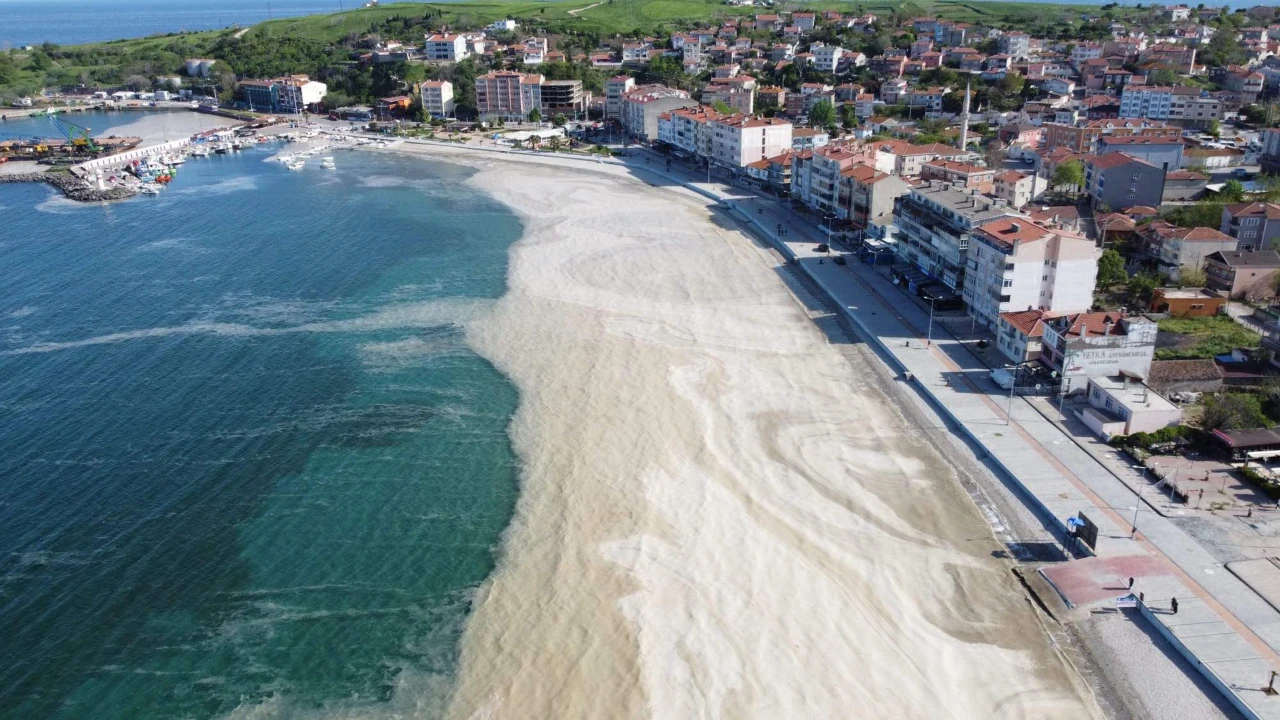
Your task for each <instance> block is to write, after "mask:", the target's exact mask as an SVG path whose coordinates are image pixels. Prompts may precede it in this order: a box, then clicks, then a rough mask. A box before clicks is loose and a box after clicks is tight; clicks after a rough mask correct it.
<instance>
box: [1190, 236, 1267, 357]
mask: <svg viewBox="0 0 1280 720" xmlns="http://www.w3.org/2000/svg"><path fill="white" fill-rule="evenodd" d="M1277 274H1280V253H1276V251H1275V250H1237V251H1236V252H1216V253H1212V254H1210V255H1209V257H1207V258H1205V262H1204V275H1205V285H1207V286H1208V287H1209V289H1210V290H1218V291H1220V292H1225V293H1226V294H1227V297H1229V298H1231V299H1232V300H1242V299H1244V300H1265V299H1269V298H1273V297H1275V295H1276V282H1275V281H1276V275H1277ZM1273 342H1274V341H1273Z"/></svg>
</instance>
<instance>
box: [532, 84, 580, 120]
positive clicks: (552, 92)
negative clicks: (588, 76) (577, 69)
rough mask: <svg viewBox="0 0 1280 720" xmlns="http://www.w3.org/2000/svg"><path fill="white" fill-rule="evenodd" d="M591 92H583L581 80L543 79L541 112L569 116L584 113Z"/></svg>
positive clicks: (546, 114)
mask: <svg viewBox="0 0 1280 720" xmlns="http://www.w3.org/2000/svg"><path fill="white" fill-rule="evenodd" d="M590 98H591V94H590V93H587V92H584V91H583V89H582V81H581V80H544V81H543V82H542V114H543V115H544V116H548V117H550V116H552V115H556V114H558V113H562V114H564V115H568V116H570V117H572V116H575V115H578V114H580V113H585V112H586V111H587V104H588V103H589V102H590Z"/></svg>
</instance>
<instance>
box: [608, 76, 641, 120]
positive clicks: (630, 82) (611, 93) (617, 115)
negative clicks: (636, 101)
mask: <svg viewBox="0 0 1280 720" xmlns="http://www.w3.org/2000/svg"><path fill="white" fill-rule="evenodd" d="M635 88H636V80H635V78H633V77H630V76H628V75H617V76H614V77H611V78H609V79H608V80H607V81H606V82H605V84H604V119H605V120H621V119H622V96H623V95H626V94H627V93H629V92H631V91H632V90H634V89H635Z"/></svg>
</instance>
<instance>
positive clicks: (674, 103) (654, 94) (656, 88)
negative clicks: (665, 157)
mask: <svg viewBox="0 0 1280 720" xmlns="http://www.w3.org/2000/svg"><path fill="white" fill-rule="evenodd" d="M697 104H698V103H697V101H695V100H692V99H690V98H689V93H687V92H685V91H684V90H678V89H676V88H669V87H666V86H665V85H643V86H641V87H637V88H635V89H634V90H632V91H630V92H628V93H627V94H625V95H623V96H622V117H621V118H620V119H621V121H622V129H623V130H624V131H626V132H627V133H629V134H631V135H633V136H635V137H637V138H641V139H644V140H657V139H658V116H660V115H662V114H663V113H666V112H670V111H672V110H676V109H678V108H684V107H690V106H693V105H697ZM757 159H759V158H757Z"/></svg>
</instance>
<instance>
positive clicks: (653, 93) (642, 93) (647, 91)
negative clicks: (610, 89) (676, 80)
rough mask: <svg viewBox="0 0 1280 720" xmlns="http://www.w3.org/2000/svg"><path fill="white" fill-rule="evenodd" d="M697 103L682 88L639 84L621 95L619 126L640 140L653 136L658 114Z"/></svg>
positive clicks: (656, 137)
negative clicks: (620, 123) (620, 124)
mask: <svg viewBox="0 0 1280 720" xmlns="http://www.w3.org/2000/svg"><path fill="white" fill-rule="evenodd" d="M697 104H698V103H697V101H695V100H692V99H690V98H689V93H687V92H685V91H684V90H678V89H676V88H669V87H666V86H665V85H642V86H640V87H637V88H635V89H634V90H632V91H630V92H628V93H627V94H626V95H623V96H622V129H623V130H624V131H626V132H627V133H628V134H629V135H631V136H632V137H636V138H639V139H641V140H657V139H658V116H659V115H661V114H663V113H666V112H670V111H672V110H675V109H677V108H684V107H691V106H694V105H697Z"/></svg>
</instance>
